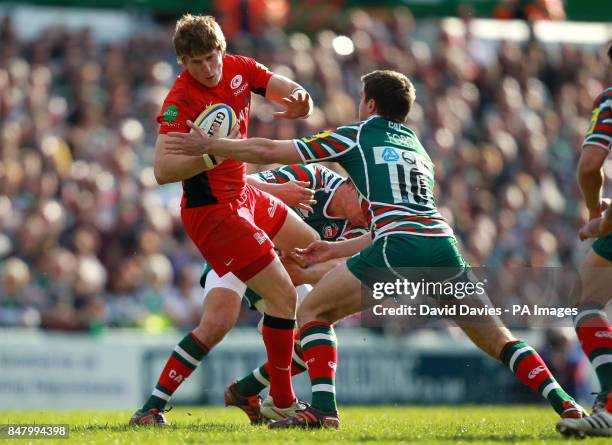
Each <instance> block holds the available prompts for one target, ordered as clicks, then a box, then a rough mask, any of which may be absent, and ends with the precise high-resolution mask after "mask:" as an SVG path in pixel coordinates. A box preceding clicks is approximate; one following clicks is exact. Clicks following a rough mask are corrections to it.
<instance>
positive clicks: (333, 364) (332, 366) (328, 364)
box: [327, 361, 337, 370]
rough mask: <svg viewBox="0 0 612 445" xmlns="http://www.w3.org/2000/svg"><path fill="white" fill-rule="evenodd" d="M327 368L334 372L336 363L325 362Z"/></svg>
mask: <svg viewBox="0 0 612 445" xmlns="http://www.w3.org/2000/svg"><path fill="white" fill-rule="evenodd" d="M327 366H329V367H330V368H331V369H333V370H335V369H336V366H337V365H336V363H334V362H331V361H330V362H327Z"/></svg>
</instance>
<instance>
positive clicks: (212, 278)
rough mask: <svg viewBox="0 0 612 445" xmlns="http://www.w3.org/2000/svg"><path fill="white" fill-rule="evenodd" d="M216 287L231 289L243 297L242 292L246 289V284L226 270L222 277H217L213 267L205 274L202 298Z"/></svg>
mask: <svg viewBox="0 0 612 445" xmlns="http://www.w3.org/2000/svg"><path fill="white" fill-rule="evenodd" d="M216 287H221V288H223V289H229V290H233V291H234V292H236V293H237V294H238V295H239V296H240V298H242V297H244V293H245V292H246V290H247V286H246V284H244V283H243V282H242V281H240V280H239V279H238V277H237V276H236V275H234V274H233V273H231V272H228V273H226V274H225V275H223V276H222V277H219V275H217V272H215V270H214V269H211V270H210V272H208V275H206V284H204V298H206V296H207V295H208V293H209V292H210V291H211V290H213V289H214V288H216Z"/></svg>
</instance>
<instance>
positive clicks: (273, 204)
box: [268, 199, 277, 218]
mask: <svg viewBox="0 0 612 445" xmlns="http://www.w3.org/2000/svg"><path fill="white" fill-rule="evenodd" d="M276 206H277V202H276V201H275V200H274V199H271V200H270V207H268V215H270V218H273V217H274V212H276Z"/></svg>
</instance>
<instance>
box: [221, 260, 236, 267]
mask: <svg viewBox="0 0 612 445" xmlns="http://www.w3.org/2000/svg"><path fill="white" fill-rule="evenodd" d="M233 262H234V259H233V258H232V259H231V260H229V261H224V262H223V264H225V265H226V266H229V265H230V264H232V263H233Z"/></svg>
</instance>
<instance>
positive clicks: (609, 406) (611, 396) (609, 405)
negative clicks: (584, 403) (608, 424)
mask: <svg viewBox="0 0 612 445" xmlns="http://www.w3.org/2000/svg"><path fill="white" fill-rule="evenodd" d="M606 411H608V412H609V413H610V414H612V391H610V392H609V393H608V401H607V402H606Z"/></svg>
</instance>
